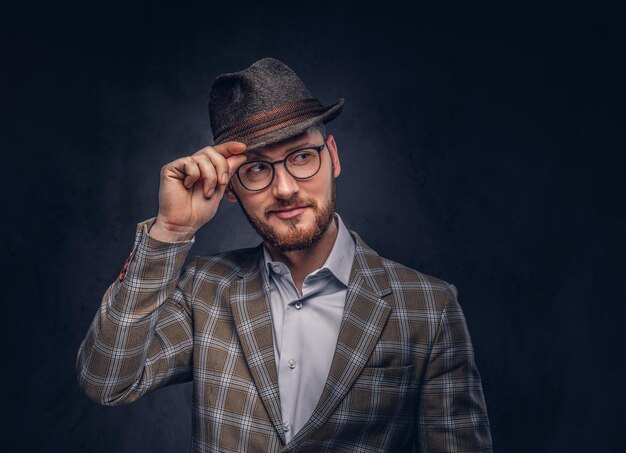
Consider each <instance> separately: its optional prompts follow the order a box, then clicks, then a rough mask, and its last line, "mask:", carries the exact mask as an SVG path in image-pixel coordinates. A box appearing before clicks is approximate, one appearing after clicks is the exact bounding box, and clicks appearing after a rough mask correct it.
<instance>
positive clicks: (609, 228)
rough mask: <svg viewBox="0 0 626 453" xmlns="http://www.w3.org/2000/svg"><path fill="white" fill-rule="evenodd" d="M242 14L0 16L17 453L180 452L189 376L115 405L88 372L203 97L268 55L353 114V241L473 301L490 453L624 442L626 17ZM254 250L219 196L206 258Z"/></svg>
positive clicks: (228, 10)
mask: <svg viewBox="0 0 626 453" xmlns="http://www.w3.org/2000/svg"><path fill="white" fill-rule="evenodd" d="M226 3H227V4H225V5H223V6H217V7H210V8H209V7H207V6H206V5H205V6H204V8H199V7H194V6H191V5H190V4H181V5H178V6H176V7H170V8H165V7H159V6H157V5H156V4H150V5H146V6H145V7H139V6H135V7H129V6H128V5H124V4H112V3H108V2H107V3H103V4H102V6H101V7H97V6H93V4H89V5H90V6H89V7H88V9H87V6H84V7H83V6H80V5H71V6H70V5H65V6H63V5H59V4H55V5H54V6H52V5H50V6H45V5H35V4H33V3H29V4H28V5H27V6H24V7H23V8H20V9H13V10H9V11H6V14H3V17H2V19H0V20H1V21H2V27H1V29H2V30H1V32H0V33H1V34H2V40H1V44H0V45H1V46H2V63H3V67H4V69H3V70H2V76H1V77H2V78H3V80H4V81H3V83H2V84H1V85H2V86H1V90H2V100H1V104H2V105H1V109H2V121H1V123H2V127H3V132H2V137H1V140H2V163H3V167H4V168H3V171H2V173H1V175H2V176H1V177H0V179H1V180H2V186H3V188H2V210H1V212H2V217H3V220H2V222H1V228H2V230H1V234H2V242H1V257H0V258H1V260H2V274H1V275H2V279H3V285H2V306H3V315H4V316H3V323H2V325H3V327H2V334H3V335H2V336H3V343H2V345H3V346H4V348H5V350H7V351H8V354H6V355H8V361H4V365H3V370H4V372H3V381H4V382H5V384H4V385H3V386H2V392H3V394H2V406H3V409H4V414H5V417H6V416H7V415H8V423H7V422H5V423H3V425H4V426H3V431H6V432H5V433H4V435H3V438H4V442H5V445H6V443H7V442H8V443H9V445H14V448H12V449H8V450H6V451H18V450H19V451H40V452H133V453H140V452H155V451H156V452H159V451H164V452H169V451H172V452H173V451H186V450H187V448H188V444H189V439H190V421H191V409H190V402H191V388H190V386H189V385H188V384H187V385H181V386H175V387H171V388H167V389H163V390H161V391H159V392H157V393H154V394H151V395H149V396H147V397H145V398H144V399H143V400H141V401H139V402H137V403H135V404H133V405H130V406H126V407H117V408H108V407H100V406H97V405H95V404H93V403H91V402H89V401H88V400H87V399H86V398H85V397H83V396H82V395H81V394H80V393H79V391H78V389H77V384H76V379H75V376H74V369H73V367H74V360H75V356H76V352H77V349H78V346H79V344H80V342H81V340H82V337H83V335H84V334H85V332H86V330H87V327H88V325H89V323H90V321H91V319H92V317H93V316H94V314H95V311H96V310H97V307H98V304H99V302H100V297H101V296H102V294H103V292H104V291H105V289H106V287H107V286H108V284H109V283H110V282H111V281H112V279H114V278H115V277H116V276H117V274H118V272H119V270H120V268H121V266H122V264H123V263H124V260H125V259H126V256H127V254H128V252H129V251H130V247H131V245H132V241H133V235H134V228H135V224H136V223H137V222H139V221H141V220H144V219H146V218H148V217H152V216H154V215H155V214H156V209H157V191H158V174H159V170H160V168H161V166H163V165H164V164H165V163H167V162H169V161H171V160H173V159H174V158H176V157H179V156H182V155H185V154H189V153H193V152H195V151H196V150H197V149H198V148H200V147H202V146H205V145H207V144H210V143H211V133H210V130H209V127H208V112H207V107H206V101H207V98H208V93H209V88H210V84H211V81H212V80H213V79H214V78H215V76H217V75H218V74H220V73H222V72H229V71H236V70H240V69H243V68H244V67H246V66H248V65H249V64H250V63H252V62H253V61H254V60H256V59H258V58H261V57H264V56H273V57H275V58H278V59H280V60H283V61H284V62H285V63H287V64H289V65H290V66H291V67H292V68H293V69H294V70H295V71H296V72H297V73H298V74H299V75H300V76H301V78H302V79H304V81H305V82H306V83H307V85H308V86H309V88H310V89H311V91H312V92H313V93H314V94H316V95H317V96H318V97H319V98H320V99H321V100H322V102H324V103H325V104H329V103H331V102H334V101H335V100H337V99H338V98H339V97H344V98H346V107H345V109H344V112H343V114H342V115H341V116H340V117H339V118H338V119H337V120H336V121H334V122H333V123H331V124H330V126H329V132H330V133H332V134H333V135H334V136H335V137H336V140H337V142H338V146H339V152H340V158H341V160H342V174H341V176H340V178H339V181H338V211H339V212H340V213H341V215H342V217H343V219H344V220H345V221H346V223H347V224H348V226H349V227H350V228H352V229H354V230H356V231H358V232H359V233H360V234H361V236H362V237H363V238H364V240H365V241H366V242H367V243H368V244H369V245H371V246H372V247H374V248H375V249H376V250H377V251H378V252H379V253H380V254H381V255H383V256H386V257H389V258H391V259H394V260H396V261H399V262H401V263H404V264H406V265H408V266H411V267H414V268H417V269H419V270H421V271H422V272H425V273H428V274H432V275H435V276H437V277H440V278H443V279H445V280H447V281H450V282H452V283H454V284H455V285H456V286H457V287H458V288H459V296H460V302H461V305H462V306H463V308H464V310H465V314H466V317H467V319H468V323H469V327H470V332H471V335H472V338H473V341H474V346H475V350H476V356H477V361H478V365H479V368H480V370H481V373H482V378H483V386H484V390H485V396H486V400H487V405H488V409H489V414H490V419H491V424H492V432H493V438H494V443H495V446H496V449H497V450H498V451H502V452H520V453H521V452H524V453H526V452H531V451H532V452H555V451H567V452H577V451H581V452H582V451H585V452H589V451H593V452H612V451H617V450H618V449H619V448H620V446H623V445H624V443H625V442H626V437H625V434H624V429H623V415H622V414H623V405H624V403H625V401H624V385H623V382H624V380H625V378H626V376H625V375H624V366H623V361H624V353H623V349H622V346H623V340H622V336H623V335H622V334H621V333H620V330H621V328H622V327H623V324H624V323H623V317H624V315H625V314H626V310H625V309H624V302H625V297H624V293H625V292H624V264H623V251H624V247H623V246H624V244H623V241H622V236H623V231H624V230H625V229H626V228H625V227H626V225H625V223H626V222H625V219H624V217H625V216H624V201H623V200H622V199H621V195H620V194H621V191H622V190H623V188H624V187H623V186H624V183H623V181H622V179H623V176H622V175H623V167H622V166H621V165H620V162H621V160H623V159H621V155H622V154H623V152H624V150H625V149H624V148H625V147H624V140H623V131H624V126H623V122H622V119H621V118H620V115H622V111H623V104H622V99H621V97H622V96H623V91H624V90H623V88H622V86H621V85H622V84H623V81H624V80H626V71H625V68H624V61H623V56H624V54H623V47H622V46H621V45H620V44H619V42H620V38H622V36H620V35H621V28H622V24H621V22H620V20H619V19H618V18H619V15H620V13H621V11H618V10H617V9H615V8H611V7H610V5H602V6H596V7H595V8H594V9H587V8H583V7H576V6H573V5H572V4H568V5H567V7H560V6H552V7H546V6H545V5H544V6H542V7H533V6H531V5H529V4H526V6H524V7H523V8H522V7H516V8H515V7H509V8H503V7H500V8H491V7H480V6H476V5H475V4H474V2H471V3H472V6H464V7H458V6H453V4H450V3H446V2H443V3H441V2H440V3H439V4H438V5H439V6H428V7H423V6H413V7H412V8H408V7H406V8H404V7H399V6H391V4H383V3H380V2H379V3H378V4H377V5H375V6H368V4H367V3H364V2H352V3H349V4H345V5H344V6H337V5H331V4H328V5H326V4H324V3H323V2H315V3H314V4H312V5H310V6H304V5H303V4H302V3H298V5H299V6H297V7H296V6H293V5H295V2H290V3H289V4H286V5H285V6H284V7H280V8H278V7H273V8H271V9H270V8H267V7H264V6H260V5H259V4H257V5H256V6H245V5H242V4H239V3H236V4H235V3H234V2H226ZM433 3H434V2H433ZM622 17H623V16H622ZM622 116H623V115H622ZM258 240H259V239H258V237H257V236H256V235H255V233H254V232H253V231H252V229H251V228H250V227H249V226H248V225H247V223H246V221H245V218H244V217H243V215H242V214H241V212H240V211H239V207H238V206H236V205H231V204H230V203H226V202H225V203H224V204H223V208H222V209H221V210H220V212H219V214H218V216H217V217H216V218H215V220H214V221H213V222H212V223H211V224H210V225H208V226H207V227H205V228H204V230H203V231H202V232H201V233H200V234H199V235H198V240H197V243H196V245H195V246H194V249H193V251H192V253H194V254H200V253H207V252H215V251H220V250H226V249H231V248H235V247H241V246H249V245H253V244H256V243H257V242H258Z"/></svg>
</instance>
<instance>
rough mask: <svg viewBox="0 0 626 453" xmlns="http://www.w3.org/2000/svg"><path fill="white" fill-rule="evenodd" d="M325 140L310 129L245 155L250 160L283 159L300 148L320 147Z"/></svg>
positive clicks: (316, 131) (317, 132) (317, 131)
mask: <svg viewBox="0 0 626 453" xmlns="http://www.w3.org/2000/svg"><path fill="white" fill-rule="evenodd" d="M323 140H324V137H323V136H322V134H321V133H320V131H319V130H317V129H308V130H306V131H304V132H303V133H302V134H299V135H296V136H295V137H291V138H288V139H286V140H282V141H280V142H278V143H273V144H271V145H268V146H263V147H261V148H257V149H254V150H252V151H246V152H245V154H246V155H247V156H248V158H249V159H267V160H271V159H273V158H277V157H282V156H284V155H285V154H288V153H290V152H291V151H294V150H296V149H298V148H304V147H307V146H320V145H321V144H322V141H323Z"/></svg>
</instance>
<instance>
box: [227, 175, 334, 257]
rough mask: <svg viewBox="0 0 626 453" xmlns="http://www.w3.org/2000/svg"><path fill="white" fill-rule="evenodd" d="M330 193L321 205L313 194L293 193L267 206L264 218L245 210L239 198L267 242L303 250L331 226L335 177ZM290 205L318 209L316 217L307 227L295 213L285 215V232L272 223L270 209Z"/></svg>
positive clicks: (249, 218) (287, 250)
mask: <svg viewBox="0 0 626 453" xmlns="http://www.w3.org/2000/svg"><path fill="white" fill-rule="evenodd" d="M331 184H332V186H331V193H330V198H329V200H328V202H327V203H326V204H325V205H324V206H321V207H320V206H318V204H317V203H316V202H315V200H313V199H310V198H298V197H297V196H293V197H291V198H290V199H288V200H277V201H276V202H275V203H274V204H273V205H272V206H270V207H269V208H267V209H266V210H265V214H264V219H261V218H259V217H256V216H253V215H251V214H250V213H248V212H247V211H246V209H245V208H244V207H243V204H242V203H241V200H239V197H237V200H238V201H239V206H241V209H242V211H243V213H244V214H245V216H246V217H247V218H248V221H249V222H250V224H251V225H252V226H253V227H254V229H255V230H256V232H257V233H259V235H260V236H261V237H262V238H263V240H264V241H265V242H267V243H268V244H270V245H271V246H272V247H274V248H276V249H278V250H280V251H282V252H292V251H294V250H303V249H306V248H309V247H311V246H312V245H314V244H315V243H317V242H318V241H319V240H320V238H321V237H322V236H323V235H324V233H326V230H328V226H329V225H330V222H332V220H333V218H334V213H335V199H336V187H335V180H334V178H333V179H332V183H331ZM290 206H306V207H307V208H309V209H313V210H314V211H315V221H314V223H313V225H311V226H310V227H305V226H303V225H301V224H300V220H299V219H298V217H300V216H296V217H295V218H291V219H285V220H283V223H284V224H286V225H287V227H288V229H289V231H287V232H285V233H279V232H277V231H276V229H275V228H273V227H272V226H271V225H270V223H269V221H268V220H269V217H270V216H271V215H272V214H271V211H273V210H277V209H281V208H287V207H290Z"/></svg>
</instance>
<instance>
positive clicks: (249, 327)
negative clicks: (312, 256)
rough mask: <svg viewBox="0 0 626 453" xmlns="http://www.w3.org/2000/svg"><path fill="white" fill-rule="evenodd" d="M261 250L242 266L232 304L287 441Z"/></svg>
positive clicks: (257, 378) (258, 380)
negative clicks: (283, 426)
mask: <svg viewBox="0 0 626 453" xmlns="http://www.w3.org/2000/svg"><path fill="white" fill-rule="evenodd" d="M261 250H262V249H261V248H258V249H257V253H252V254H251V257H250V260H249V261H248V262H247V263H246V264H244V265H243V266H242V267H241V269H240V271H239V280H237V281H236V282H235V284H234V285H233V287H232V288H231V292H230V304H231V309H232V312H233V319H234V322H235V328H236V330H237V335H238V336H239V341H240V343H241V347H242V350H243V354H244V356H245V358H246V362H247V364H248V368H249V369H250V372H251V374H252V379H253V380H254V383H255V385H256V387H257V389H258V392H259V395H260V397H261V401H262V402H263V405H264V406H265V409H266V410H267V413H268V414H269V417H270V419H271V420H272V423H273V424H274V428H275V429H276V431H277V432H278V434H279V436H280V437H281V439H282V441H283V443H285V437H284V432H283V428H282V417H281V411H280V398H279V392H278V372H277V370H276V361H275V359H274V341H273V336H272V318H271V312H270V305H269V299H268V295H269V294H270V289H269V284H268V283H267V279H265V278H263V270H262V266H261V265H260V263H261V258H260V255H259V253H260V251H261ZM261 253H262V252H261Z"/></svg>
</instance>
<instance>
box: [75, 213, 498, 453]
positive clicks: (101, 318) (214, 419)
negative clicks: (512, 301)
mask: <svg viewBox="0 0 626 453" xmlns="http://www.w3.org/2000/svg"><path fill="white" fill-rule="evenodd" d="M147 225H149V222H144V223H143V224H139V228H138V232H137V239H136V243H135V247H134V248H133V251H132V253H131V256H130V258H129V260H128V261H127V264H126V265H125V268H124V271H122V274H120V278H119V279H118V280H117V281H115V282H114V283H113V284H112V285H111V286H110V287H109V289H108V290H107V292H106V294H105V296H104V298H103V301H102V305H101V306H100V310H99V311H98V313H97V314H96V317H95V319H94V321H93V323H92V324H91V327H90V328H89V331H88V333H87V336H86V338H85V340H84V341H83V344H82V345H81V347H80V350H79V352H78V358H77V365H76V367H77V375H78V380H79V384H80V386H81V388H82V390H83V391H84V392H85V393H86V394H87V395H88V396H89V397H90V398H91V399H93V400H95V401H97V402H99V403H101V404H110V405H115V404H124V403H129V402H132V401H134V400H136V399H138V398H140V397H141V396H142V395H144V394H146V393H147V392H149V391H152V390H154V389H156V388H158V387H161V386H164V385H168V384H172V383H176V382H183V381H189V380H193V386H194V391H193V394H194V401H193V438H192V441H191V450H192V451H194V452H236V453H240V452H264V453H265V452H387V451H388V452H401V451H409V452H410V451H419V452H488V451H491V435H490V431H489V421H488V418H487V410H486V405H485V401H484V398H483V392H482V388H481V381H480V376H479V373H478V370H477V368H476V365H475V362H474V354H473V350H472V345H471V341H470V337H469V333H468V330H467V327H466V323H465V319H464V316H463V313H462V311H461V308H460V306H459V304H458V303H457V300H456V290H455V288H454V287H453V286H452V285H449V284H447V283H445V282H443V281H441V280H437V279H435V278H433V277H430V276H427V275H424V274H421V273H419V272H416V271H414V270H412V269H409V268H406V267H404V266H402V265H400V264H397V263H394V262H392V261H390V260H387V259H384V258H381V257H380V256H378V254H376V252H374V251H373V250H372V249H371V248H369V247H368V246H367V245H366V244H365V243H364V242H363V241H362V240H361V239H360V238H359V236H358V235H356V234H355V233H352V234H353V237H354V239H355V242H356V254H355V258H354V264H353V267H352V272H351V277H350V282H349V285H348V291H347V296H346V306H345V312H344V316H343V320H342V325H341V330H340V333H339V338H338V341H337V347H336V351H335V355H334V358H333V361H332V366H331V369H330V372H329V375H328V378H327V381H326V384H325V387H324V390H323V393H322V396H321V397H320V400H319V402H318V404H317V407H316V408H315V411H314V412H313V415H312V416H311V418H310V420H309V421H308V422H307V423H306V425H305V426H304V427H303V428H302V429H301V431H300V432H298V433H297V434H296V435H295V436H294V438H293V439H292V440H291V442H289V443H288V444H285V437H284V431H283V424H282V417H281V414H280V401H279V392H278V374H277V370H276V363H275V360H274V345H273V340H272V320H271V316H270V307H269V301H268V296H267V295H268V294H269V286H268V283H267V279H266V278H264V275H263V272H266V271H264V270H263V269H264V266H262V265H261V263H262V248H261V246H259V247H256V248H252V249H245V250H237V251H233V252H227V253H223V254H220V255H216V256H209V257H204V258H196V259H195V260H194V261H192V262H191V263H190V265H189V266H187V267H186V269H185V270H184V271H182V273H181V269H182V267H183V264H184V261H185V257H186V254H187V252H188V251H189V248H190V247H191V244H190V243H178V244H163V243H160V242H158V241H156V240H154V239H152V238H150V236H148V235H147Z"/></svg>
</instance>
